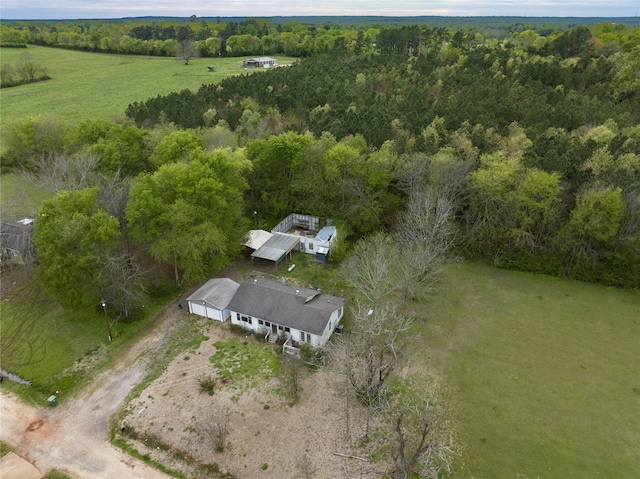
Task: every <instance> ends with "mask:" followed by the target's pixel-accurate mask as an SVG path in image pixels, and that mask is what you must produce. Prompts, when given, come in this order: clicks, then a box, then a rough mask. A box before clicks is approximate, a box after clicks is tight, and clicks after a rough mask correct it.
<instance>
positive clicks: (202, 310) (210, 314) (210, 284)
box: [187, 278, 240, 323]
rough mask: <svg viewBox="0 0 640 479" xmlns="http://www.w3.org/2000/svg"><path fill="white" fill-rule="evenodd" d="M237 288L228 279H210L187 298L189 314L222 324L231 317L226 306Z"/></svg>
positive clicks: (236, 285)
mask: <svg viewBox="0 0 640 479" xmlns="http://www.w3.org/2000/svg"><path fill="white" fill-rule="evenodd" d="M239 287H240V285H239V284H238V283H236V282H235V281H233V280H232V279H229V278H211V279H210V280H209V281H207V282H206V283H205V284H203V285H202V286H201V287H200V288H199V289H198V290H197V291H196V292H195V293H193V294H192V295H191V296H189V297H188V298H187V303H188V304H189V312H190V313H191V314H197V315H199V316H204V317H205V318H209V319H215V320H216V321H220V322H222V323H224V322H225V321H226V320H227V319H228V318H229V316H230V315H231V312H230V311H229V310H228V309H227V306H228V305H229V302H230V301H231V298H233V296H234V295H235V294H236V291H237V290H238V288H239Z"/></svg>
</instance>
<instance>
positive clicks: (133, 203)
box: [126, 150, 250, 285]
mask: <svg viewBox="0 0 640 479" xmlns="http://www.w3.org/2000/svg"><path fill="white" fill-rule="evenodd" d="M249 167H250V166H249V164H248V162H246V161H245V159H244V156H243V153H242V152H240V151H236V152H235V153H231V152H230V150H216V151H214V152H212V153H206V152H204V151H202V150H196V151H194V153H193V154H192V158H191V161H190V162H189V163H168V164H166V165H163V166H161V167H160V168H159V169H158V171H157V172H155V173H153V174H142V175H141V176H140V177H139V178H138V180H137V182H136V183H135V184H134V185H133V186H132V187H131V191H130V194H129V203H128V205H127V210H126V217H127V222H128V225H129V228H130V229H131V236H132V237H133V238H135V239H137V240H139V241H142V242H144V243H146V244H147V245H148V246H149V251H150V253H151V255H152V256H153V258H155V259H156V260H157V261H163V262H172V263H173V265H174V270H175V279H176V283H177V284H178V285H180V284H181V283H182V282H184V283H185V284H190V283H192V282H194V281H198V280H201V279H203V278H205V277H206V276H207V275H208V274H210V272H211V271H212V270H213V269H214V268H218V267H221V266H224V265H225V264H226V263H227V262H228V261H229V260H230V259H231V258H233V257H234V256H235V255H236V254H237V253H238V252H239V251H240V248H241V241H240V240H241V238H242V237H243V236H244V235H245V234H246V231H247V229H248V225H247V221H246V220H245V219H244V218H243V216H242V212H243V196H242V195H243V192H244V191H245V190H246V189H247V184H246V181H245V179H244V177H243V173H245V170H246V169H247V168H249ZM179 268H182V270H183V271H184V275H183V277H182V281H181V278H180V276H179Z"/></svg>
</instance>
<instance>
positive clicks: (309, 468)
mask: <svg viewBox="0 0 640 479" xmlns="http://www.w3.org/2000/svg"><path fill="white" fill-rule="evenodd" d="M296 469H297V472H298V475H297V477H299V478H300V479H313V478H314V477H315V475H316V472H317V469H316V468H315V466H314V465H313V463H312V462H311V460H310V459H309V456H307V455H306V454H305V455H304V456H302V457H300V458H298V459H297V460H296Z"/></svg>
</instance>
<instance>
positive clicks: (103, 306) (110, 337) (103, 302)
mask: <svg viewBox="0 0 640 479" xmlns="http://www.w3.org/2000/svg"><path fill="white" fill-rule="evenodd" d="M102 309H104V320H105V321H106V323H107V331H109V341H113V337H112V336H111V326H109V316H107V302H106V301H105V300H102Z"/></svg>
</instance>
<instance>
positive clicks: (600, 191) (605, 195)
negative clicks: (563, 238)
mask: <svg viewBox="0 0 640 479" xmlns="http://www.w3.org/2000/svg"><path fill="white" fill-rule="evenodd" d="M621 193H622V191H621V190H620V189H619V188H610V187H606V188H599V187H594V188H590V189H589V190H587V191H585V192H584V193H581V194H579V195H578V196H577V198H576V206H575V208H574V209H573V210H572V211H571V214H570V217H569V221H568V223H567V225H566V227H565V232H566V233H567V234H568V235H569V236H570V237H571V238H573V239H574V242H573V246H574V247H577V248H580V249H582V248H590V249H591V248H593V247H594V246H596V244H597V243H600V244H606V243H608V242H610V241H612V240H613V239H614V238H615V236H616V234H617V233H618V228H619V226H620V221H621V220H622V215H623V210H624V208H623V203H622V195H621Z"/></svg>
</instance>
